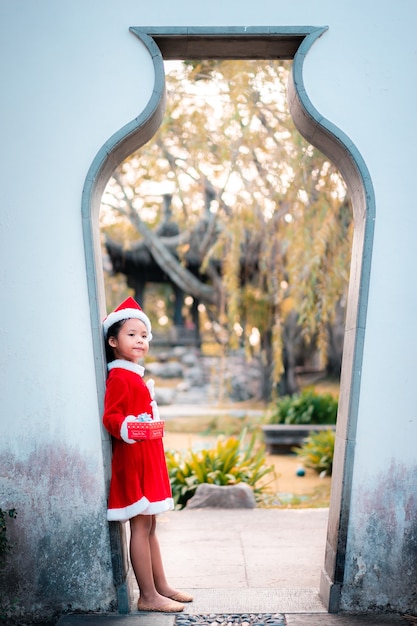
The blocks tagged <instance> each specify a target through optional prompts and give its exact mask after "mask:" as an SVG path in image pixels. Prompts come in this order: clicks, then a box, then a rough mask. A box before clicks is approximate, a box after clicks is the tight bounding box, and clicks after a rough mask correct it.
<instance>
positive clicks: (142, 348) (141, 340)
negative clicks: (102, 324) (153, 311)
mask: <svg viewBox="0 0 417 626" xmlns="http://www.w3.org/2000/svg"><path fill="white" fill-rule="evenodd" d="M109 346H111V347H112V348H113V352H114V356H115V358H116V359H123V360H124V361H131V362H132V363H139V361H140V360H141V359H142V358H143V357H144V356H145V355H146V354H147V352H148V350H149V341H148V331H147V330H146V326H145V324H144V323H143V322H142V321H141V320H138V319H136V318H131V319H128V320H126V321H125V323H124V324H123V326H121V328H120V330H119V334H118V336H117V337H109Z"/></svg>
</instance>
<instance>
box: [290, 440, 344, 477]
mask: <svg viewBox="0 0 417 626" xmlns="http://www.w3.org/2000/svg"><path fill="white" fill-rule="evenodd" d="M334 442H335V433H334V431H333V430H321V431H320V432H311V433H310V434H309V436H308V437H307V438H306V439H305V441H304V443H303V445H302V446H301V447H300V448H293V451H294V452H295V453H296V454H297V456H298V457H300V458H301V459H302V460H303V464H304V465H305V467H309V468H310V469H313V470H314V471H316V472H317V474H321V473H322V472H324V473H325V475H327V476H331V475H332V470H333V455H334Z"/></svg>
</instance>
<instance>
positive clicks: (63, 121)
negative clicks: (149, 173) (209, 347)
mask: <svg viewBox="0 0 417 626" xmlns="http://www.w3.org/2000/svg"><path fill="white" fill-rule="evenodd" d="M416 17H417V5H416V4H415V1H414V0H402V2H401V3H392V2H388V1H382V2H368V3H364V2H363V0H361V1H359V0H353V1H351V2H349V3H336V2H334V0H293V1H292V2H288V0H271V1H267V0H258V1H257V2H243V1H242V0H229V2H227V3H225V2H224V1H223V0H222V1H221V2H220V1H219V0H212V1H211V2H210V3H200V4H196V3H195V2H187V1H184V2H181V3H173V2H168V1H167V0H159V1H155V2H154V3H143V2H141V1H139V0H119V1H118V2H117V3H116V2H114V1H113V0H89V2H88V3H86V2H85V1H84V0H72V2H71V3H57V2H56V1H55V0H36V2H35V0H33V1H32V2H30V1H29V0H24V1H23V0H3V1H2V3H1V5H0V59H1V91H2V96H1V98H0V120H1V121H0V124H1V147H2V150H1V161H2V162H1V172H2V184H1V201H0V202H1V204H0V207H1V208H0V238H1V240H0V268H1V274H0V289H1V295H2V308H1V313H0V333H1V339H2V342H1V345H2V349H1V351H0V371H1V372H2V376H1V377H0V397H1V409H0V416H1V417H0V419H1V429H2V431H1V432H2V437H1V440H0V467H1V478H0V506H2V507H5V506H15V507H16V508H17V509H18V519H17V520H16V528H17V529H18V531H19V532H18V533H16V540H17V541H18V545H19V550H18V557H17V558H16V564H17V565H18V566H19V568H20V571H21V572H22V571H24V572H25V573H24V575H23V576H22V577H21V579H20V587H19V591H20V594H21V596H22V598H24V602H26V603H27V604H28V605H30V606H32V607H35V608H37V609H38V610H39V611H40V612H41V613H42V612H44V613H45V612H47V611H49V610H56V609H58V610H59V609H60V608H62V607H66V606H67V605H68V604H71V605H72V606H73V608H80V609H82V610H94V609H97V608H98V609H105V608H108V607H109V605H110V603H111V602H112V601H114V600H115V592H114V589H113V586H112V581H111V571H110V551H109V548H108V534H107V532H108V531H107V524H106V522H105V515H104V510H105V497H106V484H105V471H104V469H103V464H104V461H103V451H102V450H103V446H102V431H101V424H100V402H101V397H100V394H97V385H96V379H95V371H96V363H97V362H98V361H99V360H100V355H97V354H96V355H95V354H94V351H93V342H92V331H91V326H90V308H89V298H88V291H87V279H86V271H85V260H84V247H83V229H82V224H81V194H82V189H83V185H84V182H85V177H86V175H87V172H88V170H89V167H90V165H91V163H92V161H93V159H94V157H95V155H96V154H97V152H98V151H99V150H100V148H101V146H102V145H103V144H104V143H105V141H106V140H107V139H108V138H109V137H111V136H112V135H113V134H114V133H115V132H117V131H118V130H119V129H120V128H121V127H123V126H124V125H125V124H127V123H128V122H129V121H130V120H132V119H133V118H135V117H136V116H137V115H138V114H139V113H140V112H141V111H142V110H143V108H144V107H145V106H146V103H147V101H148V99H149V97H150V95H151V93H152V88H153V68H152V62H151V59H150V58H149V55H148V54H147V52H146V50H145V48H144V47H143V46H142V44H141V43H140V42H139V41H138V40H137V39H136V38H135V37H134V36H133V35H132V34H131V33H129V30H128V29H129V27H130V26H144V25H153V26H158V25H160V26H178V25H195V26H204V25H206V26H216V25H219V26H223V25H235V26H245V25H252V26H255V25H275V26H276V25H280V26H285V25H290V26H291V25H317V26H328V27H329V29H328V31H327V32H326V33H325V34H324V35H323V37H322V38H321V39H320V40H319V41H318V42H317V43H316V44H315V45H314V47H313V48H312V50H311V51H310V53H309V54H308V57H307V59H306V63H305V75H304V80H305V85H306V88H307V92H308V94H309V97H310V99H311V101H312V102H313V104H314V106H315V107H316V108H317V109H318V110H319V111H320V113H321V114H322V115H324V116H325V117H326V118H327V119H329V120H331V121H332V122H333V123H334V124H335V125H336V126H337V127H339V128H341V129H342V130H343V131H344V133H346V134H347V135H348V136H349V137H350V139H351V140H352V141H353V142H354V144H355V145H356V147H357V149H358V150H359V151H360V153H361V155H362V157H363V159H364V161H365V163H366V165H367V167H368V169H369V172H370V175H371V177H372V182H373V186H374V189H375V199H376V228H375V238H374V246H373V264H372V272H371V279H370V295H369V304H368V317H367V325H366V335H365V345H364V358H363V364H362V368H361V371H360V379H361V381H362V382H361V387H360V398H359V409H358V439H357V442H356V446H355V456H354V466H353V467H352V471H353V483H352V490H353V505H352V508H351V515H350V519H349V525H348V539H347V547H348V551H347V555H346V564H347V567H346V570H345V580H344V586H343V588H342V595H341V607H342V608H345V609H352V608H354V609H356V610H359V611H363V610H368V608H369V607H380V608H382V609H383V608H384V607H387V606H388V605H389V604H390V605H391V606H392V607H393V608H396V607H397V608H398V609H401V610H403V609H407V610H409V611H410V612H412V611H415V610H417V607H416V606H415V599H414V600H413V599H412V593H411V584H414V581H415V574H416V569H417V566H416V542H417V529H416V526H415V519H417V503H416V501H415V499H414V496H413V494H414V485H415V475H416V460H415V458H416V455H415V440H416V435H417V426H416V419H417V416H416V408H415V406H416V404H415V394H414V381H413V377H412V376H413V370H414V368H413V366H414V360H415V354H416V352H417V327H416V324H415V311H416V308H417V295H416V290H414V289H413V279H414V278H415V275H416V268H417V247H416V246H415V232H416V227H417V217H416V215H417V212H416V210H415V206H414V205H415V199H414V196H415V189H414V187H415V184H414V163H415V156H414V152H415V144H416V140H417V129H416V121H415V103H416V101H417V97H416V96H417V94H416V90H417V87H416V81H415V79H414V75H415V68H416V66H417V58H416V57H417V48H416V46H415V43H414V31H413V29H414V24H415V21H416ZM99 369H100V364H99ZM104 450H106V446H105V445H104ZM106 461H107V458H106ZM375 529H377V533H375ZM378 538H379V539H381V538H382V540H380V541H377V539H378ZM384 538H386V539H388V538H389V542H388V541H386V540H384ZM410 554H411V555H412V557H414V558H412V557H411V558H410V559H409V561H407V562H406V561H405V559H404V555H410ZM42 555H46V556H44V557H42ZM393 555H394V557H395V558H393ZM64 557H65V558H64ZM407 558H408V557H407ZM388 563H389V566H388V565H387V564H388ZM26 567H27V570H26V569H25V568H26ZM86 579H88V580H89V581H90V582H89V585H88V586H87V585H86V584H85V580H86ZM91 581H94V582H93V583H92V582H91ZM391 581H396V582H395V583H394V584H391ZM45 592H47V593H48V600H45V597H46V594H45ZM411 603H414V604H413V605H412V606H411Z"/></svg>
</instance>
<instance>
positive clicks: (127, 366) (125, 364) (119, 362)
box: [107, 359, 145, 377]
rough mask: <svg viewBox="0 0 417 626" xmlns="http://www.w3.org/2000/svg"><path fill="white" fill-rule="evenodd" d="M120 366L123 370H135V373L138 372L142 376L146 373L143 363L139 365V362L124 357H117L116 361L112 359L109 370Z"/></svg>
mask: <svg viewBox="0 0 417 626" xmlns="http://www.w3.org/2000/svg"><path fill="white" fill-rule="evenodd" d="M118 367H119V368H120V369H122V370H128V371H129V372H134V373H135V374H138V375H139V376H142V377H143V375H144V373H145V368H144V367H143V365H139V363H133V362H132V361H125V360H124V359H115V360H114V361H111V362H110V363H108V364H107V369H108V370H109V372H110V370H113V369H115V368H118Z"/></svg>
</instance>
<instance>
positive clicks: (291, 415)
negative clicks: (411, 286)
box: [100, 60, 353, 507]
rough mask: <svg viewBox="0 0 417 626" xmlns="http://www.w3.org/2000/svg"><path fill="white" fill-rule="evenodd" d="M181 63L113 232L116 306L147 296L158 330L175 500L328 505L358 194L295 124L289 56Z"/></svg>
mask: <svg viewBox="0 0 417 626" xmlns="http://www.w3.org/2000/svg"><path fill="white" fill-rule="evenodd" d="M165 69H166V86H167V108H166V113H165V117H164V120H163V122H162V124H161V127H160V129H159V131H158V132H157V133H156V134H155V136H154V137H153V138H152V140H151V141H150V142H149V143H148V144H146V145H145V146H143V147H142V148H141V149H140V151H138V152H137V153H134V154H132V155H131V156H130V157H129V158H128V159H126V160H125V161H124V162H123V163H122V164H121V165H120V166H119V167H118V168H117V170H116V171H115V172H114V174H113V176H112V178H111V179H110V181H109V183H108V185H107V188H106V191H105V193H104V195H103V201H102V208H101V215H100V225H101V237H102V251H103V270H104V278H105V286H106V301H107V306H108V310H109V311H110V310H112V309H113V308H114V307H115V306H116V305H117V304H118V303H119V302H120V301H121V300H123V299H124V297H126V296H127V295H133V296H134V297H135V298H136V299H137V301H138V302H139V303H140V304H141V306H142V307H143V308H144V309H145V311H146V313H147V314H148V315H149V317H150V318H151V321H152V325H153V334H154V340H153V342H152V344H151V350H150V353H149V355H148V357H147V361H146V376H148V377H152V378H154V380H155V381H156V389H157V400H158V404H159V406H160V412H161V415H162V417H163V419H164V420H165V447H166V450H167V460H168V465H169V470H170V475H171V482H172V486H173V493H174V497H175V500H176V503H177V506H178V507H182V506H185V505H186V502H187V500H188V499H189V498H190V497H192V495H193V493H194V492H195V489H196V485H197V484H198V483H199V482H212V483H214V484H220V485H227V484H234V483H236V482H246V483H247V484H249V485H250V486H251V487H252V489H253V491H254V493H255V496H256V500H257V506H265V507H267V506H274V507H288V506H291V507H303V506H327V505H328V502H329V494H330V486H331V472H332V461H333V447H334V428H335V423H336V415H337V405H338V395H339V378H340V369H341V360H342V349H343V336H344V320H345V312H346V302H347V285H348V279H349V268H350V256H351V241H352V230H353V224H352V212H351V207H350V201H349V197H348V194H347V190H346V186H345V184H344V181H343V179H342V178H341V176H340V174H339V172H338V171H337V169H336V168H335V167H334V165H333V164H332V163H330V161H328V160H327V159H326V158H325V157H324V156H323V155H322V154H321V153H320V152H319V151H318V150H316V149H315V148H314V147H313V146H311V145H310V144H308V143H307V142H306V141H305V140H304V139H303V138H302V137H301V136H300V135H299V133H298V131H297V130H296V129H295V127H294V124H293V122H292V119H291V116H290V114H289V111H288V106H287V101H286V90H287V81H288V73H289V71H290V70H291V65H290V62H287V61H268V62H259V61H256V62H255V61H233V60H230V61H215V60H205V61H196V62H191V61H187V62H166V65H165ZM268 425H269V426H273V429H270V430H269V432H272V431H273V430H275V433H276V436H277V437H281V443H279V441H278V443H277V444H276V445H275V444H272V443H271V439H269V440H268V437H266V432H267V431H266V426H268ZM310 427H311V428H310ZM291 433H298V439H297V440H296V443H294V442H292V439H291V437H292V435H291ZM274 436H275V434H274ZM294 436H295V435H294ZM269 437H272V435H269ZM300 437H301V439H300Z"/></svg>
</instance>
